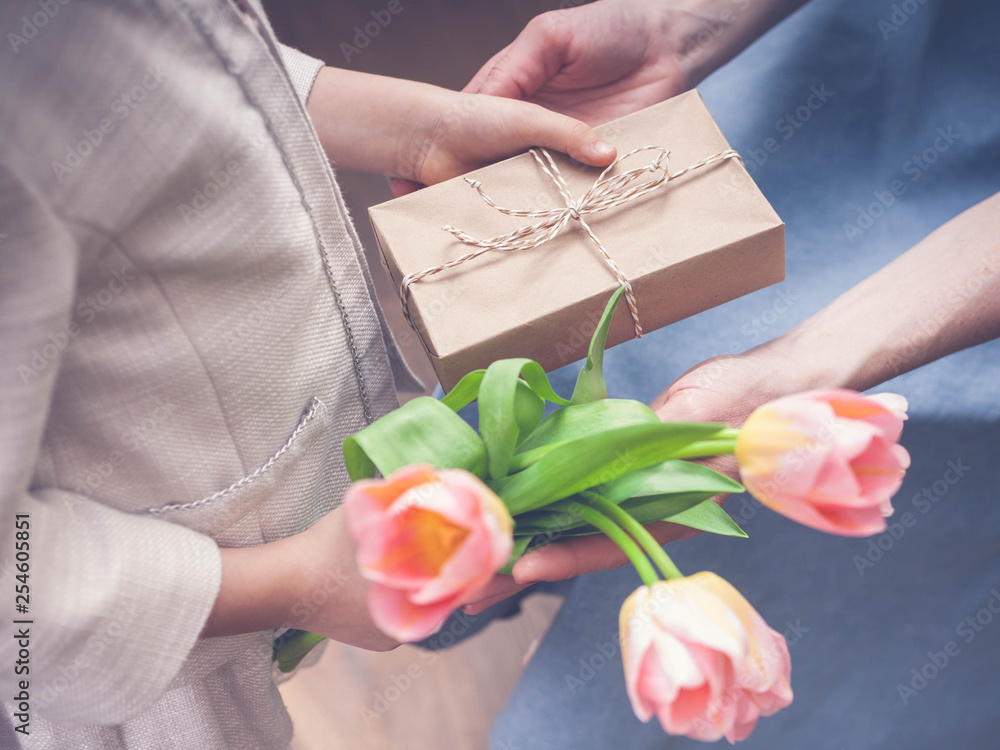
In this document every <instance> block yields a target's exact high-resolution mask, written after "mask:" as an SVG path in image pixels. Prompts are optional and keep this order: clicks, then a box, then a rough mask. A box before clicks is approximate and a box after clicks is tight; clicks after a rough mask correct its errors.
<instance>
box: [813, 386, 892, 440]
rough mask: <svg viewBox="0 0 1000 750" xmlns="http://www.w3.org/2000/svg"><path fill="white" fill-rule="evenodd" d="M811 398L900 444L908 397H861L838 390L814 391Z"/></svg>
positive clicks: (877, 395) (848, 391)
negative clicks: (870, 426) (862, 422)
mask: <svg viewBox="0 0 1000 750" xmlns="http://www.w3.org/2000/svg"><path fill="white" fill-rule="evenodd" d="M810 395H811V396H812V398H815V399H820V400H823V401H825V402H826V403H828V404H830V406H831V407H832V408H833V411H834V413H835V414H836V415H837V416H838V417H843V418H845V419H853V420H858V421H864V422H867V423H868V424H871V425H873V426H874V427H876V428H878V430H879V431H880V432H881V433H882V437H884V438H885V439H886V440H888V441H889V442H890V443H895V442H897V441H898V440H899V436H900V435H902V434H903V420H904V419H906V408H907V403H906V399H905V398H903V397H902V396H899V395H897V394H895V393H878V394H875V395H873V396H862V395H861V394H860V393H857V392H855V391H850V390H846V389H842V388H835V389H830V390H825V391H814V392H812V393H811V394H810Z"/></svg>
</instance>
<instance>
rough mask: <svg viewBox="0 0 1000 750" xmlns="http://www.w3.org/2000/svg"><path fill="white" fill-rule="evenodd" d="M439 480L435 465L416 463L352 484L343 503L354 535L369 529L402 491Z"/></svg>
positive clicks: (359, 535)
mask: <svg viewBox="0 0 1000 750" xmlns="http://www.w3.org/2000/svg"><path fill="white" fill-rule="evenodd" d="M434 480H435V473H434V469H433V467H431V466H426V465H423V464H416V465H414V466H406V467H404V468H402V469H400V470H399V471H397V472H395V473H394V474H393V475H392V476H391V477H389V478H388V479H362V480H359V481H357V482H355V483H354V484H352V485H351V486H350V487H349V488H348V489H347V492H345V493H344V501H343V503H342V506H341V507H343V509H344V514H345V517H346V519H347V526H348V528H349V529H350V532H351V535H352V536H354V538H356V539H359V538H361V537H363V536H364V535H365V534H367V533H368V529H369V528H370V527H371V526H372V525H375V524H378V523H379V520H380V519H381V517H382V514H383V513H385V512H386V510H388V508H389V507H390V506H391V505H392V504H393V503H394V502H395V501H396V498H398V497H399V496H400V495H402V494H403V493H404V492H406V491H407V490H408V489H410V488H411V487H416V486H419V485H421V484H426V483H427V482H433V481H434Z"/></svg>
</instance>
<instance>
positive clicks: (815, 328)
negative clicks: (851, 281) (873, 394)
mask: <svg viewBox="0 0 1000 750" xmlns="http://www.w3.org/2000/svg"><path fill="white" fill-rule="evenodd" d="M998 336H1000V193H998V194H997V195H994V196H993V197H991V198H988V199H987V200H985V201H983V202H982V203H979V204H978V205H976V206H974V207H972V208H970V209H969V210H967V211H965V212H964V213H962V214H960V215H959V216H957V217H955V218H954V219H952V220H951V221H949V222H948V223H947V224H945V225H943V226H942V227H941V228H939V229H938V230H937V231H935V232H934V233H932V234H930V235H929V236H928V237H927V238H925V239H924V240H922V241H921V242H920V243H918V244H917V245H916V246H915V247H913V249H911V250H909V251H908V252H906V253H904V254H903V255H901V256H900V257H899V258H897V259H896V260H895V261H893V262H892V263H890V264H889V265H887V266H886V267H885V268H883V269H882V270H880V271H878V272H877V273H875V274H874V275H872V276H870V277H869V278H868V279H866V280H865V281H863V282H862V283H860V284H858V285H857V286H856V287H854V288H853V289H851V290H849V291H848V292H846V293H845V294H843V295H841V296H840V297H839V298H837V299H836V300H835V301H834V302H832V303H831V304H830V305H828V306H827V307H826V308H824V309H823V310H821V311H820V312H818V313H817V314H816V315H814V316H813V317H812V318H810V319H809V320H807V321H805V322H804V323H803V324H801V325H800V326H798V327H797V328H795V329H793V330H792V331H790V332H789V333H788V334H786V335H784V336H782V337H780V338H778V339H776V340H775V341H773V342H771V343H770V344H767V345H765V346H764V347H761V348H760V352H758V354H763V355H764V356H767V357H776V358H777V359H778V360H779V361H780V360H783V359H784V360H786V361H788V362H795V363H798V364H796V366H795V369H796V370H798V369H799V368H804V379H805V382H802V383H800V384H799V385H800V386H801V387H823V386H841V387H846V388H854V389H857V390H865V389H868V388H871V387H873V386H875V385H878V384H879V383H882V382H885V381H886V380H889V379H890V378H893V377H895V376H897V375H901V374H903V373H905V372H908V371H910V370H912V369H914V368H916V367H920V366H921V365H925V364H927V363H928V362H933V361H934V360H936V359H939V358H941V357H944V356H946V355H948V354H951V353H952V352H956V351H959V350H961V349H965V348H967V347H970V346H975V345H976V344H980V343H983V342H984V341H989V340H990V339H993V338H996V337H998Z"/></svg>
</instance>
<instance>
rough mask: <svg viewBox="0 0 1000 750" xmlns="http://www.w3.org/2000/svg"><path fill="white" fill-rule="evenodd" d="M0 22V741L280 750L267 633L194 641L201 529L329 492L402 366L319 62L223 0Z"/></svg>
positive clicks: (52, 8) (9, 15)
mask: <svg viewBox="0 0 1000 750" xmlns="http://www.w3.org/2000/svg"><path fill="white" fill-rule="evenodd" d="M0 31H2V32H3V33H4V34H5V39H3V40H0V42H2V44H3V45H4V46H3V49H2V51H0V133H2V136H3V137H2V139H0V156H2V158H0V365H2V368H0V378H2V379H0V561H2V562H3V579H2V580H3V585H2V587H0V621H2V622H3V625H2V626H0V628H2V633H0V636H2V637H0V696H2V698H3V699H4V700H5V701H6V704H5V706H6V721H7V723H8V724H10V725H11V726H7V727H3V726H2V725H0V748H7V747H18V746H19V745H18V743H20V746H21V747H25V748H59V749H60V750H62V749H63V748H67V749H68V748H72V749H73V750H85V749H89V748H102V749H104V748H183V749H184V750H189V749H196V750H214V749H215V748H220V749H221V748H227V749H228V748H233V749H234V750H235V749H238V750H253V749H254V748H283V747H286V746H287V744H288V742H289V741H290V738H291V725H290V722H289V719H288V716H287V714H286V712H285V710H284V708H283V706H282V703H281V699H280V696H279V694H278V691H277V690H276V688H275V686H274V683H273V681H272V676H271V664H270V660H271V640H272V638H273V635H274V634H273V633H271V632H265V633H257V634H251V635H246V636H239V637H230V638H216V639H208V640H203V641H199V640H198V639H197V636H198V633H199V631H200V630H201V628H202V626H203V624H204V621H205V619H206V617H207V615H208V613H209V611H210V609H211V607H212V604H213V601H214V599H215V596H216V593H217V589H218V585H219V576H220V564H219V552H218V547H219V546H243V545H254V544H260V543H262V542H267V541H270V540H274V539H278V538H280V537H283V536H286V535H289V534H293V533H296V532H299V531H301V530H303V529H305V528H307V527H308V526H309V525H310V524H311V523H312V522H314V521H315V520H316V519H317V518H318V517H320V516H321V515H322V514H324V513H326V512H328V511H329V510H331V509H332V508H333V507H335V506H336V504H337V503H338V502H339V501H340V497H341V494H342V492H343V490H344V489H345V487H346V484H347V477H346V474H345V471H344V468H343V463H342V460H341V457H340V449H339V446H340V442H341V440H342V439H343V438H344V436H345V435H347V434H349V433H351V432H354V431H356V430H358V429H359V428H360V427H362V426H363V425H364V424H365V423H366V422H367V421H370V420H371V419H372V418H374V417H377V416H379V415H381V414H383V413H385V412H386V411H387V410H389V409H391V408H393V407H394V406H396V404H397V400H396V392H395V388H394V383H393V369H394V368H393V363H394V362H395V363H399V362H400V360H399V358H398V353H396V352H395V349H394V345H393V344H392V341H391V338H390V337H389V336H388V335H387V333H386V329H385V326H384V322H383V321H382V320H381V317H380V313H379V312H378V310H377V308H376V306H375V304H374V296H373V291H372V286H371V283H370V280H369V279H368V277H367V273H368V272H367V269H366V267H365V264H364V259H363V255H362V253H361V249H360V247H359V243H358V238H357V235H356V234H355V232H354V229H353V227H352V225H351V222H350V219H349V217H348V215H347V212H346V209H345V206H344V202H343V200H342V198H341V195H340V192H339V190H338V188H337V184H336V182H335V180H334V177H333V173H332V171H331V169H330V167H329V165H328V163H327V161H326V159H325V157H324V155H323V152H322V149H321V147H320V144H319V142H318V140H317V138H316V134H315V132H314V130H313V129H312V126H311V124H310V122H309V120H308V119H307V116H306V113H305V108H304V104H303V101H304V99H305V97H306V96H307V94H308V91H309V89H310V87H311V85H312V81H313V79H314V77H315V75H316V73H317V71H318V69H319V66H320V63H319V61H316V60H312V59H311V58H307V57H305V56H304V55H301V54H300V53H297V52H295V51H293V50H288V49H286V48H281V47H279V46H278V45H277V44H276V42H275V40H274V38H273V34H272V32H271V30H270V28H269V27H268V25H267V22H266V20H265V19H264V17H263V13H262V11H261V9H260V7H259V6H256V5H247V4H240V3H235V4H234V3H232V2H230V0H178V1H177V2H169V0H149V1H148V2H139V1H138V0H136V1H135V2H118V3H113V2H86V0H72V1H70V0H36V1H35V2H22V1H20V0H17V1H14V0H7V1H6V2H4V3H3V5H2V9H0ZM396 369H399V368H396ZM15 514H29V520H28V524H29V527H30V528H29V536H30V579H29V582H30V604H29V607H28V608H27V609H28V612H27V614H26V615H17V614H15V612H14V607H15V591H14V586H15V584H17V583H18V581H17V578H16V575H17V572H18V571H17V569H16V567H15V562H16V560H17V557H16V551H15V548H14V543H15V528H14V522H15ZM13 617H27V618H30V619H32V620H33V623H31V624H30V649H29V650H30V674H29V675H27V676H26V678H27V679H28V680H29V682H30V689H29V693H30V719H31V721H30V726H29V727H28V730H29V731H30V735H27V736H25V735H24V734H21V733H16V732H14V731H13V727H15V726H17V725H23V722H22V721H21V719H20V718H19V717H17V716H16V714H17V713H18V709H17V706H15V705H14V704H12V703H11V702H10V701H11V699H12V698H13V697H14V696H15V694H16V691H17V686H16V685H15V677H16V676H15V674H14V671H13V668H12V665H14V663H15V661H16V660H17V658H18V644H17V642H16V641H15V640H14V638H12V637H11V636H12V632H11V629H12V628H14V627H15V626H14V625H12V624H11V621H12V618H13ZM17 627H21V626H17ZM18 679H25V677H23V676H22V677H20V678H18ZM0 724H2V722H0Z"/></svg>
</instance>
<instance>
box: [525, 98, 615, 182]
mask: <svg viewBox="0 0 1000 750" xmlns="http://www.w3.org/2000/svg"><path fill="white" fill-rule="evenodd" d="M521 106H523V107H524V108H525V109H524V115H523V116H522V117H523V120H522V125H521V128H520V131H521V135H522V137H523V138H524V139H525V141H526V142H527V143H528V144H531V145H534V146H543V147H545V148H554V149H556V150H558V151H562V152H563V153H564V154H569V155H570V156H571V157H572V158H574V159H576V160H577V161H579V162H582V163H584V164H588V165H590V166H592V167H606V166H607V165H608V164H610V163H611V162H612V161H614V159H615V156H616V154H617V152H616V150H615V147H614V146H612V145H611V144H610V143H607V142H606V141H602V140H601V139H600V138H599V137H598V135H597V133H595V132H594V131H593V129H592V128H591V127H590V126H589V125H587V123H585V122H581V121H580V120H574V119H573V118H572V117H567V116H566V115H561V114H558V113H557V112H552V111H550V110H547V109H545V108H544V107H539V106H537V105H534V104H524V105H521Z"/></svg>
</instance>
